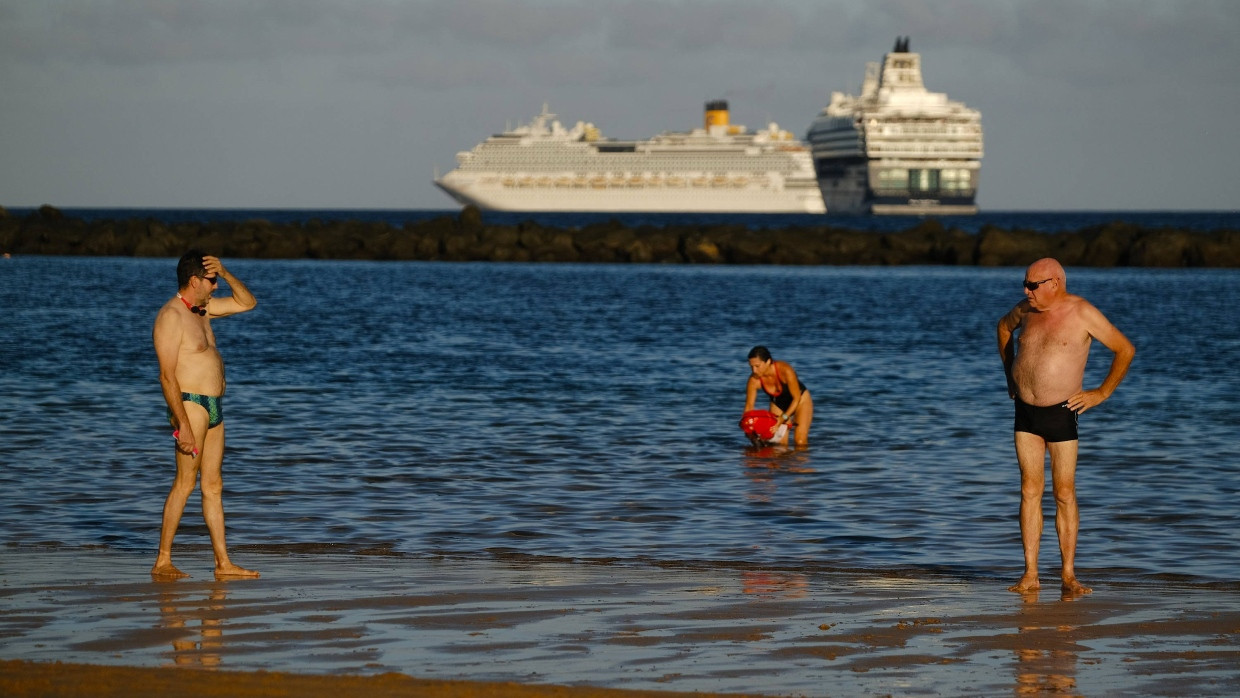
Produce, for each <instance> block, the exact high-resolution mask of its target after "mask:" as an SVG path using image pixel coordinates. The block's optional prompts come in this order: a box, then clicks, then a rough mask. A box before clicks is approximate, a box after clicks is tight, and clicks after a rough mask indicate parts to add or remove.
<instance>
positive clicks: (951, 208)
mask: <svg viewBox="0 0 1240 698" xmlns="http://www.w3.org/2000/svg"><path fill="white" fill-rule="evenodd" d="M908 43H909V42H908V37H902V38H898V39H896V45H895V48H894V49H893V50H892V51H891V53H888V54H887V55H886V56H884V58H883V63H882V66H881V67H880V66H879V64H878V63H869V64H867V65H866V71H865V81H864V82H863V83H862V87H861V95H860V96H856V95H846V94H843V93H842V92H834V93H832V94H831V102H830V103H829V104H828V105H827V107H826V108H825V109H823V110H822V112H821V113H820V114H819V115H818V118H817V119H815V120H814V122H813V124H811V125H810V127H809V132H808V134H807V136H806V140H807V141H808V143H809V145H810V148H811V150H812V152H813V158H814V168H815V171H816V173H817V176H818V184H819V186H820V187H821V188H822V198H823V201H824V202H825V203H826V206H827V209H828V210H829V211H831V212H832V213H874V214H897V215H901V214H915V215H921V214H939V215H962V214H964V215H967V214H973V213H977V204H976V203H975V202H976V197H977V187H978V175H979V173H980V169H981V158H982V115H981V113H980V112H978V111H977V110H976V109H970V108H968V107H966V106H965V105H964V104H963V103H962V102H956V101H952V100H950V99H948V98H947V95H945V94H943V93H941V92H930V91H929V90H927V89H926V87H925V85H924V84H922V80H921V56H920V55H919V54H916V53H913V52H911V51H909V48H908Z"/></svg>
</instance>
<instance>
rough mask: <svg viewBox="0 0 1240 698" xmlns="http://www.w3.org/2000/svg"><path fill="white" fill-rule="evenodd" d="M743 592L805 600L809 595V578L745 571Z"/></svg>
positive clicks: (784, 573)
mask: <svg viewBox="0 0 1240 698" xmlns="http://www.w3.org/2000/svg"><path fill="white" fill-rule="evenodd" d="M741 590H742V591H743V592H744V593H746V594H754V595H756V596H763V597H772V598H780V599H803V598H805V597H806V595H808V594H809V578H808V577H806V576H805V575H803V574H797V573H787V572H767V571H765V570H745V571H743V572H741Z"/></svg>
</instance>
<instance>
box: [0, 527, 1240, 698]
mask: <svg viewBox="0 0 1240 698" xmlns="http://www.w3.org/2000/svg"><path fill="white" fill-rule="evenodd" d="M375 552H382V551H375ZM234 558H235V560H236V561H237V562H238V563H239V564H243V565H246V566H253V567H255V568H257V569H259V570H261V571H262V572H263V577H262V578H261V579H258V580H234V581H216V580H214V579H213V578H212V575H211V565H210V556H209V552H208V551H206V550H190V551H189V552H184V553H181V554H180V555H179V557H178V558H177V560H176V562H177V564H178V566H180V567H181V569H182V570H184V571H186V572H189V573H190V574H192V575H193V577H192V578H190V579H185V580H179V581H175V582H154V581H151V579H150V577H149V576H148V574H147V570H148V569H149V566H150V563H151V560H150V559H148V558H147V556H142V555H138V554H135V553H132V552H121V551H116V550H109V549H72V550H70V549H57V548H37V547H8V548H6V549H4V550H3V551H2V552H0V660H4V661H0V695H5V696H27V695H31V696H33V695H40V696H46V695H122V694H124V695H142V694H155V693H172V692H175V693H176V694H180V695H189V696H207V695H241V696H251V695H253V696H283V695H298V696H319V695H324V696H326V695H332V696H338V695H374V696H386V695H397V694H401V695H409V694H414V693H416V694H417V695H430V696H501V695H502V696H616V697H617V698H618V697H619V696H626V695H634V693H633V691H636V692H637V693H638V694H643V693H652V692H653V693H657V694H659V695H677V694H678V693H690V692H692V693H695V694H697V695H701V694H702V693H703V692H705V693H713V694H744V695H789V696H794V695H813V696H818V695H859V694H900V695H910V694H919V695H960V694H972V695H995V694H1001V693H1002V694H1006V693H1009V692H1010V693H1014V694H1026V693H1043V694H1047V695H1077V694H1080V695H1098V694H1115V695H1121V694H1122V695H1140V694H1145V695H1227V694H1230V693H1232V692H1234V687H1235V685H1236V681H1237V680H1240V589H1237V588H1236V587H1235V585H1229V586H1226V587H1217V588H1210V587H1203V586H1200V585H1187V584H1175V583H1166V584H1162V583H1148V584H1147V583H1142V584H1124V585H1119V584H1108V583H1105V581H1100V580H1095V579H1090V578H1089V577H1088V576H1086V574H1087V572H1088V570H1083V571H1082V574H1083V579H1084V580H1085V581H1086V582H1092V584H1093V586H1094V590H1095V591H1094V593H1093V594H1092V595H1089V596H1085V597H1081V598H1077V599H1073V600H1064V599H1061V598H1060V594H1059V593H1058V587H1057V585H1055V584H1054V580H1053V579H1052V578H1050V577H1049V576H1046V575H1045V574H1044V577H1043V585H1044V587H1046V588H1045V589H1044V590H1043V591H1042V592H1041V593H1040V594H1034V595H1027V596H1020V595H1016V594H1012V593H1010V592H1007V591H1005V590H1004V587H1005V586H1006V583H1005V581H1004V580H998V579H995V580H970V581H965V580H955V579H948V578H942V577H935V576H932V575H924V576H917V575H905V576H894V575H877V574H815V575H803V574H798V573H794V572H786V571H783V572H781V571H764V570H758V569H735V568H720V567H711V566H691V565H678V566H653V565H634V564H623V565H622V564H601V563H569V562H566V561H562V560H561V561H557V560H543V559H528V558H526V559H506V558H504V557H502V556H500V557H495V558H486V559H477V558H470V559H455V558H433V559H432V558H409V557H401V556H388V555H382V554H369V555H356V554H345V553H339V552H334V551H333V550H332V548H331V547H330V546H320V547H317V548H314V549H309V548H292V549H290V551H284V552H278V553H277V552H270V551H268V552H259V551H253V550H245V549H240V550H237V551H236V552H235V554H234ZM1008 581H1010V580H1008ZM57 662H63V664H57ZM205 672H210V674H209V675H208V674H206V673H205ZM414 677H416V678H414Z"/></svg>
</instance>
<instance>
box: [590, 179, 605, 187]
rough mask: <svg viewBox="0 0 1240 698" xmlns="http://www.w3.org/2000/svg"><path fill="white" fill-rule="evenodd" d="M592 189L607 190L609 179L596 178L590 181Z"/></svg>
mask: <svg viewBox="0 0 1240 698" xmlns="http://www.w3.org/2000/svg"><path fill="white" fill-rule="evenodd" d="M590 187H591V188H594V189H606V188H607V178H606V177H594V178H593V179H591V180H590Z"/></svg>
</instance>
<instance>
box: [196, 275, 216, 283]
mask: <svg viewBox="0 0 1240 698" xmlns="http://www.w3.org/2000/svg"><path fill="white" fill-rule="evenodd" d="M198 278H200V279H202V280H203V281H206V282H207V283H209V284H212V285H215V284H218V283H219V282H220V275H219V274H216V275H215V276H200V277H198Z"/></svg>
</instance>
